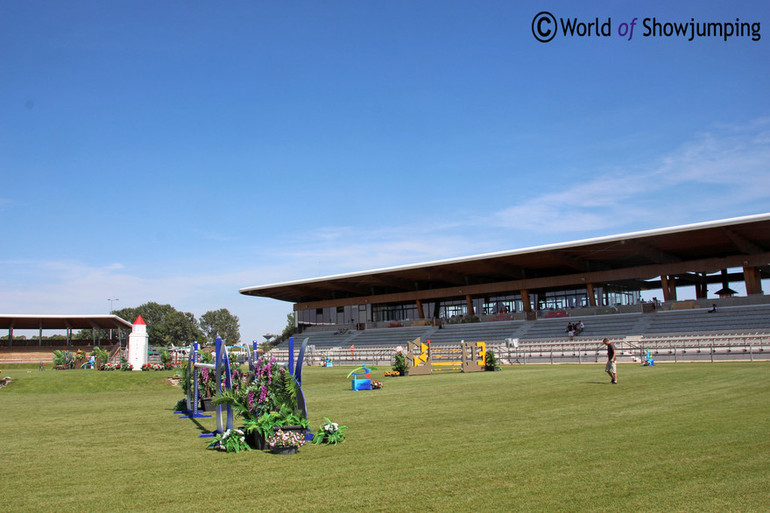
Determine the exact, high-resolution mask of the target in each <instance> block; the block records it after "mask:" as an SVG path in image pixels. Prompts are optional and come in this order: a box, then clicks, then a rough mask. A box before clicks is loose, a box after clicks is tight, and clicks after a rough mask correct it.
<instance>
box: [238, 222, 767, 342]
mask: <svg viewBox="0 0 770 513" xmlns="http://www.w3.org/2000/svg"><path fill="white" fill-rule="evenodd" d="M768 278H770V213H769V214H759V215H753V216H747V217H739V218H733V219H724V220H720V221H711V222H704V223H697V224H691V225H685V226H674V227H670V228H662V229H655V230H647V231H640V232H634V233H627V234H621V235H613V236H608V237H599V238H592V239H586V240H580V241H573V242H565V243H560V244H551V245H545V246H538V247H532V248H524V249H518V250H511V251H500V252H496V253H489V254H483V255H475V256H469V257H464V258H454V259H447V260H440V261H434V262H426V263H421V264H414V265H405V266H398V267H390V268H385V269H374V270H370V271H362V272H354V273H348V274H342V275H336V276H327V277H323V278H313V279H306V280H298V281H291V282H285V283H276V284H270V285H260V286H254V287H246V288H243V289H241V290H240V293H241V294H245V295H252V296H261V297H268V298H273V299H278V300H282V301H288V302H291V303H293V304H294V311H295V314H296V321H297V323H298V324H299V325H300V327H302V326H311V325H331V326H337V327H340V328H341V327H349V328H354V329H357V330H362V329H368V328H378V327H387V326H389V325H391V326H393V325H396V324H398V325H400V326H427V325H429V324H433V325H436V324H441V323H446V322H447V321H450V322H452V321H455V322H458V321H461V320H469V318H471V319H472V320H474V321H475V320H479V321H513V320H535V319H537V318H549V317H565V316H569V315H591V314H602V313H610V312H618V313H623V312H626V313H630V312H644V311H646V310H647V311H649V309H653V308H656V307H657V308H660V307H665V306H666V305H667V306H668V307H669V308H671V305H676V304H677V303H680V302H681V301H679V297H678V296H679V292H678V290H681V288H682V287H692V288H694V295H693V296H694V298H695V301H696V302H697V301H700V302H706V301H709V302H710V301H712V300H714V297H715V296H719V297H725V296H731V295H733V294H734V293H735V292H734V291H733V290H732V289H731V288H730V284H731V283H732V284H735V283H743V284H744V285H745V291H746V296H747V297H749V298H753V301H752V302H759V303H763V302H765V300H764V293H763V290H762V280H763V279H768ZM710 284H716V285H721V288H720V290H719V291H716V292H713V293H712V296H711V297H709V291H708V285H710ZM712 288H713V287H712ZM738 288H742V287H738ZM643 291H657V292H658V295H657V299H658V301H659V303H658V301H656V302H655V303H650V302H644V301H642V292H643ZM653 293H655V292H653ZM741 299H744V298H741ZM691 303H692V302H691ZM674 307H675V306H674Z"/></svg>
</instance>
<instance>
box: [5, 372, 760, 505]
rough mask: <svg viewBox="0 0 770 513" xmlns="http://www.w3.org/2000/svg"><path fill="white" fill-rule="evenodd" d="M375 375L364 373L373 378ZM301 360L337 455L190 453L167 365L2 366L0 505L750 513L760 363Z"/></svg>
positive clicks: (193, 426) (201, 444)
mask: <svg viewBox="0 0 770 513" xmlns="http://www.w3.org/2000/svg"><path fill="white" fill-rule="evenodd" d="M383 370H388V369H382V368H381V369H380V370H379V371H378V372H376V373H375V375H381V374H382V371H383ZM603 370H604V367H603V365H562V366H526V367H506V368H504V369H503V371H502V372H496V373H475V374H460V373H445V374H439V375H434V376H415V377H408V378H384V379H383V383H384V384H385V387H384V388H383V389H382V390H378V391H371V392H369V391H361V392H353V391H350V390H349V388H350V382H349V381H348V380H347V379H345V376H346V375H347V373H348V372H349V371H350V369H349V368H329V369H327V368H318V367H314V368H306V369H305V383H304V389H305V394H306V397H307V401H308V408H309V415H310V421H311V426H312V428H313V429H314V430H315V429H316V428H317V427H318V425H319V424H320V422H321V421H322V417H323V416H328V417H330V418H331V419H332V420H333V421H335V422H339V423H341V424H346V425H348V426H349V430H348V440H347V441H346V442H345V443H344V444H342V445H339V446H336V447H334V446H313V445H308V446H305V447H303V448H302V449H301V450H300V452H299V453H298V454H296V455H291V456H279V455H273V454H269V453H263V452H247V453H240V454H225V453H220V452H215V451H210V450H205V445H206V441H205V439H199V438H198V434H199V433H200V432H201V430H202V429H205V430H210V429H213V427H214V425H215V423H214V420H213V419H200V421H199V422H200V424H197V423H196V422H194V421H191V420H180V419H178V418H177V416H175V415H173V414H172V411H171V410H172V408H173V405H174V404H175V403H176V401H177V400H178V399H180V398H181V390H180V389H179V388H174V387H172V386H170V385H168V384H167V380H166V377H167V376H169V375H171V374H172V373H171V372H149V373H148V372H134V373H124V372H94V371H50V370H49V371H45V372H38V371H37V370H36V368H34V367H29V368H19V367H16V368H4V369H3V373H2V375H3V376H6V375H10V376H13V377H14V378H17V381H15V382H14V383H12V384H11V385H9V386H8V387H6V388H5V389H3V390H0V412H1V413H2V416H1V417H0V426H1V430H0V466H1V467H2V479H0V511H3V512H17V511H19V512H21V511H24V512H29V511H78V512H85V511H118V510H128V511H164V512H167V511H196V512H204V511H228V512H232V511H311V510H313V511H362V512H363V511H419V512H422V511H442V512H443V511H720V512H721V511H767V510H768V508H770V505H768V490H770V364H768V363H763V362H757V363H725V364H708V363H701V364H668V365H659V366H656V367H653V368H644V367H641V366H638V365H633V366H632V365H621V366H619V379H620V384H619V385H617V386H613V385H610V384H609V383H608V377H607V376H606V374H604V372H603ZM236 423H237V420H236Z"/></svg>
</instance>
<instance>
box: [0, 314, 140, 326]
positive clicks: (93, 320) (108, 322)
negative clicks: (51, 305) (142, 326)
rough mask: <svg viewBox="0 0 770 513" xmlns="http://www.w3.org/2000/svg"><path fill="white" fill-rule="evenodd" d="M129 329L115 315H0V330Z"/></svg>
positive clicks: (126, 323) (124, 322)
mask: <svg viewBox="0 0 770 513" xmlns="http://www.w3.org/2000/svg"><path fill="white" fill-rule="evenodd" d="M117 328H123V329H129V330H130V329H131V328H132V325H131V323H130V322H128V321H127V320H125V319H122V318H120V317H118V316H117V315H26V314H22V315H12V314H0V329H6V330H7V329H14V330H38V329H44V330H66V329H74V330H85V329H104V330H109V329H117Z"/></svg>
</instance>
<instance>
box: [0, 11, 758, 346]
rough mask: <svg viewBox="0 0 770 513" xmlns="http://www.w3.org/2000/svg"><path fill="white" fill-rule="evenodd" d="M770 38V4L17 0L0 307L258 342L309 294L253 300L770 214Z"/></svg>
mask: <svg viewBox="0 0 770 513" xmlns="http://www.w3.org/2000/svg"><path fill="white" fill-rule="evenodd" d="M640 4H642V5H640ZM543 10H547V11H549V12H551V13H552V14H553V15H554V17H555V18H556V19H559V18H578V19H579V20H582V21H585V22H589V21H594V19H595V18H599V21H600V23H604V22H606V21H608V20H609V21H610V22H611V27H612V31H613V32H612V35H611V36H610V37H566V36H564V35H563V34H558V35H557V36H556V37H555V38H554V39H553V40H552V41H551V42H549V43H541V42H539V41H537V40H536V39H535V37H534V36H533V32H532V20H533V18H534V17H535V15H536V14H537V13H539V12H540V11H543ZM653 17H655V18H656V19H657V20H658V21H660V22H663V23H665V22H689V21H690V20H691V19H694V20H695V21H699V22H734V21H735V19H736V18H739V19H740V20H741V21H744V22H751V23H760V39H759V40H758V41H753V40H752V38H751V37H732V38H730V39H728V40H727V41H724V40H723V39H722V38H719V37H712V38H695V40H693V41H687V39H686V38H677V37H668V38H667V37H644V36H643V35H642V34H643V26H642V20H643V19H645V18H653ZM634 18H637V20H638V21H637V25H636V27H635V34H634V36H633V38H632V39H631V40H630V41H629V40H627V38H623V37H620V36H619V35H618V34H617V32H618V30H619V28H620V26H621V24H622V23H630V22H631V21H632V20H633V19H634ZM765 27H767V31H768V33H767V34H766V33H765V30H763V29H765ZM769 40H770V8H768V6H767V4H766V3H765V2H759V1H757V2H729V3H728V2H676V3H673V5H671V3H666V4H665V5H664V4H663V3H660V4H657V3H652V2H650V3H646V4H644V3H640V2H581V3H580V4H579V5H578V4H576V3H574V2H560V1H554V2H548V3H543V2H526V1H522V2H513V1H509V2H493V1H489V2H474V1H459V2H457V1H456V2H452V1H440V2H438V1H437V2H427V1H426V2H419V1H418V2H405V1H404V2H372V1H355V2H354V1H352V0H350V1H340V2H292V1H288V2H272V1H256V0H249V1H232V2H225V3H221V2H210V1H197V2H190V1H186V2H181V1H168V2H138V1H131V2H117V1H111V2H96V1H87V2H85V1H76V0H74V1H70V2H34V1H30V2H11V1H9V0H0V48H2V51H1V52H0V77H1V78H0V116H1V119H2V121H1V122H0V176H1V177H2V182H1V183H2V186H1V187H0V240H2V241H3V242H2V247H3V249H4V251H3V252H2V255H0V312H3V313H106V312H107V311H108V310H109V302H108V301H107V299H108V298H119V301H117V302H114V306H115V308H123V307H128V306H138V305H140V304H142V303H144V302H147V301H157V302H160V303H170V304H172V305H173V306H175V307H176V308H178V309H180V310H184V311H190V312H193V313H194V314H196V315H197V316H200V315H201V314H203V313H205V312H206V311H207V310H213V309H217V308H228V309H229V310H230V311H231V312H233V313H234V314H236V315H238V316H239V317H240V320H241V332H242V337H243V339H244V340H252V339H259V340H261V339H262V338H261V335H262V334H264V333H266V332H279V331H280V330H281V329H282V328H283V326H284V325H285V318H286V314H287V313H288V312H290V311H291V305H290V304H288V303H282V302H277V301H273V300H267V299H258V298H251V297H245V296H241V295H240V294H238V289H240V288H242V287H247V286H253V285H261V284H266V283H274V282H280V281H287V280H295V279H303V278H312V277H317V276H323V275H330V274H337V273H346V272H352V271H358V270H365V269H371V268H378V267H385V266H392V265H400V264H410V263H417V262H422V261H428V260H435V259H441V258H449V257H456V256H465V255H472V254H478V253H485V252H491V251H500V250H507V249H516V248H523V247H528V246H533V245H539V244H547V243H556V242H564V241H569V240H576V239H583V238H587V237H594V236H602V235H613V234H618V233H624V232H630V231H636V230H643V229H652V228H660V227H666V226H673V225H680V224H687V223H691V222H700V221H709V220H715V219H724V218H729V217H736V216H741V215H749V214H757V213H763V212H768V211H770V168H769V167H768V163H769V162H770V95H769V94H768V92H769V91H770V51H769V49H770V47H769V46H768V41H769ZM680 295H681V294H680Z"/></svg>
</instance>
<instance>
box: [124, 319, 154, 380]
mask: <svg viewBox="0 0 770 513" xmlns="http://www.w3.org/2000/svg"><path fill="white" fill-rule="evenodd" d="M149 341H150V337H149V336H148V335H147V325H146V324H145V323H144V319H142V316H141V315H140V316H139V317H137V318H136V320H135V321H134V326H133V328H132V329H131V334H130V335H129V336H128V363H130V364H131V366H132V367H133V368H134V370H135V371H141V370H142V365H145V364H146V363H147V350H148V348H149Z"/></svg>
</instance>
